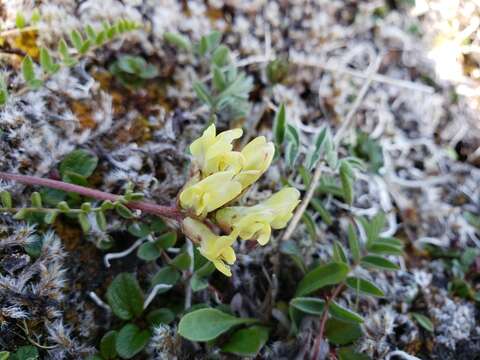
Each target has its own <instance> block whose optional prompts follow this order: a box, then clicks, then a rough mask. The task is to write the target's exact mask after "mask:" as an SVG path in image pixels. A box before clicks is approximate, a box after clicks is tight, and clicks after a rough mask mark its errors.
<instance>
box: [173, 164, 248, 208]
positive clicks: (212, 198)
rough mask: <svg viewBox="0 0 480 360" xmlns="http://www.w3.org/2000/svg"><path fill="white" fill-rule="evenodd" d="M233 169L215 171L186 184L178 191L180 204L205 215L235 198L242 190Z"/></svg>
mask: <svg viewBox="0 0 480 360" xmlns="http://www.w3.org/2000/svg"><path fill="white" fill-rule="evenodd" d="M234 176H235V172H234V171H222V172H217V173H215V174H213V175H210V176H208V177H207V178H205V179H203V180H200V181H199V182H196V183H193V184H191V185H188V184H187V186H186V188H185V189H184V190H183V191H182V192H181V193H180V205H181V207H182V208H184V209H191V210H192V211H193V212H194V213H195V215H197V216H201V217H203V216H206V215H207V214H208V213H209V212H211V211H213V210H216V209H218V208H219V207H221V206H223V205H225V204H226V203H228V202H229V201H231V200H233V199H235V198H236V197H237V196H238V195H240V193H241V192H242V185H241V184H240V182H239V181H237V180H235V179H234Z"/></svg>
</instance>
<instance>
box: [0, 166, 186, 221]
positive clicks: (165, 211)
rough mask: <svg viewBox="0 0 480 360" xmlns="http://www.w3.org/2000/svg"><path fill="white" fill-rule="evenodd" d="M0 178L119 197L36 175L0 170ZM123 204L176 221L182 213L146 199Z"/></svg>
mask: <svg viewBox="0 0 480 360" xmlns="http://www.w3.org/2000/svg"><path fill="white" fill-rule="evenodd" d="M0 179H3V180H11V181H16V182H19V183H22V184H27V185H38V186H45V187H49V188H52V189H57V190H63V191H67V192H74V193H77V194H80V195H83V196H86V197H90V198H94V199H97V200H110V201H112V202H114V201H116V200H118V199H119V198H121V196H119V195H115V194H111V193H107V192H104V191H100V190H95V189H91V188H87V187H85V186H80V185H75V184H69V183H65V182H63V181H58V180H52V179H44V178H39V177H36V176H29V175H17V174H9V173H5V172H0ZM125 205H126V206H127V207H128V208H130V209H134V210H141V211H143V212H145V213H148V214H152V215H156V216H163V217H166V218H171V219H175V220H177V221H181V220H182V219H183V214H182V213H181V211H179V210H178V209H177V208H176V207H172V206H161V205H157V204H153V203H150V202H146V201H129V202H128V203H127V204H125Z"/></svg>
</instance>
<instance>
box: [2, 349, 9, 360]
mask: <svg viewBox="0 0 480 360" xmlns="http://www.w3.org/2000/svg"><path fill="white" fill-rule="evenodd" d="M9 358H10V353H9V352H8V351H0V360H8V359H9Z"/></svg>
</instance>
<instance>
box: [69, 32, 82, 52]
mask: <svg viewBox="0 0 480 360" xmlns="http://www.w3.org/2000/svg"><path fill="white" fill-rule="evenodd" d="M70 41H71V42H72V45H73V46H74V47H75V49H77V51H79V52H80V49H81V48H82V45H83V38H82V34H80V32H79V31H78V30H73V31H72V32H71V33H70Z"/></svg>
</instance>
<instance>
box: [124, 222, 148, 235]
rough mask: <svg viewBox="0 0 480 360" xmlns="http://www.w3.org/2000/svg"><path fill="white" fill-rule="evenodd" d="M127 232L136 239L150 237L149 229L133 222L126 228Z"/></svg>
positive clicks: (142, 224) (144, 225)
mask: <svg viewBox="0 0 480 360" xmlns="http://www.w3.org/2000/svg"><path fill="white" fill-rule="evenodd" d="M128 232H129V233H130V234H132V235H133V236H136V237H138V238H144V237H147V236H148V235H150V227H149V226H148V225H147V224H145V223H142V222H135V223H133V224H131V225H129V226H128Z"/></svg>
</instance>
